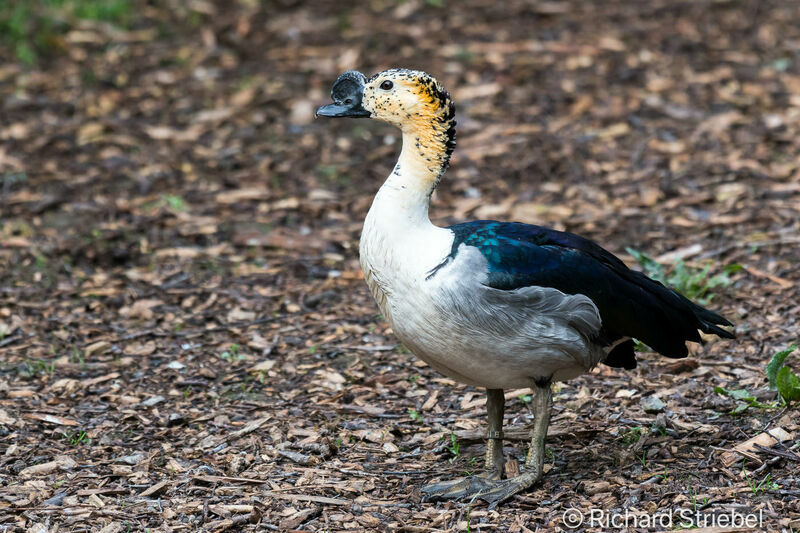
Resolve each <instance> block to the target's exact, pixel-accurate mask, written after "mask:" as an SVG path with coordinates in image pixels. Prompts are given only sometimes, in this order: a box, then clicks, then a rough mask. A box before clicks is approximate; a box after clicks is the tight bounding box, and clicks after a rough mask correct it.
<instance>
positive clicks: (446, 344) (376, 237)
mask: <svg viewBox="0 0 800 533" xmlns="http://www.w3.org/2000/svg"><path fill="white" fill-rule="evenodd" d="M425 218H426V221H427V217H425ZM453 239H454V235H453V233H452V232H451V231H450V230H448V229H445V228H438V227H436V226H433V225H432V224H431V223H430V222H429V221H427V224H425V223H422V224H415V223H411V222H409V221H408V220H400V221H398V220H397V218H396V217H393V216H391V215H389V216H387V213H386V212H385V211H383V210H382V208H381V202H379V201H378V199H377V198H376V202H375V204H373V207H372V209H371V210H370V213H369V215H368V216H367V219H366V221H365V224H364V231H363V233H362V236H361V244H360V248H361V266H362V268H363V270H364V276H365V279H366V281H367V284H368V285H369V288H370V290H371V291H372V294H373V296H374V297H375V300H376V301H377V302H378V306H379V307H380V308H381V311H382V312H383V314H384V316H385V317H386V319H387V320H388V321H389V323H390V324H391V326H392V329H393V330H394V333H395V334H396V335H397V337H398V338H399V339H400V340H401V341H402V342H403V344H404V345H405V346H406V347H407V348H408V349H409V350H411V351H412V352H413V353H414V354H415V355H417V356H418V357H420V358H421V359H423V360H424V361H426V362H427V363H428V364H430V365H431V366H432V367H433V368H435V369H436V370H438V371H440V372H441V373H443V374H445V375H447V376H449V377H452V378H453V379H456V380H458V381H461V382H463V383H467V384H471V385H475V386H481V387H489V388H518V387H528V386H530V385H531V383H532V382H533V380H534V379H537V378H541V377H546V378H552V379H555V380H563V379H570V378H572V377H574V376H576V375H579V374H582V373H584V372H586V371H587V370H589V369H591V368H592V367H593V366H594V365H595V364H597V363H598V362H599V361H600V359H601V358H602V356H603V355H604V354H603V352H602V350H600V349H599V348H597V347H596V346H594V345H593V344H592V343H591V341H590V340H589V338H588V337H589V336H591V335H592V334H594V333H596V331H597V330H599V328H600V317H599V313H598V312H597V309H596V307H595V306H594V304H593V303H592V302H591V300H589V299H588V298H586V297H585V296H580V295H577V296H569V295H565V294H563V293H561V292H560V291H558V290H556V289H550V288H543V287H528V288H525V289H520V290H516V291H501V290H496V289H492V288H490V287H487V286H485V285H484V282H485V281H486V272H487V268H486V260H485V259H484V258H483V256H482V255H481V254H480V252H478V250H477V249H475V248H471V247H466V246H464V245H462V247H461V249H460V250H459V251H458V254H457V255H456V257H455V259H453V260H449V261H448V262H447V263H446V264H445V265H444V266H442V267H441V268H439V269H438V270H436V273H435V274H434V275H433V276H431V272H432V271H433V270H434V269H435V268H436V267H437V266H439V265H441V264H442V262H443V261H444V260H445V259H446V258H447V257H448V256H450V254H451V251H452V246H453Z"/></svg>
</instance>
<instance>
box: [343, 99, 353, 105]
mask: <svg viewBox="0 0 800 533" xmlns="http://www.w3.org/2000/svg"><path fill="white" fill-rule="evenodd" d="M344 103H345V104H346V105H350V104H352V103H353V99H352V98H348V99H347V100H345V101H344Z"/></svg>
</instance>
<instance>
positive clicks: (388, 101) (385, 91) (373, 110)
mask: <svg viewBox="0 0 800 533" xmlns="http://www.w3.org/2000/svg"><path fill="white" fill-rule="evenodd" d="M331 98H332V99H333V103H332V104H328V105H324V106H322V107H320V108H319V109H317V115H318V116H323V117H369V118H374V119H378V120H382V121H384V122H388V123H389V124H392V125H394V126H397V127H398V128H400V129H402V130H403V131H414V130H424V129H427V128H430V127H431V126H434V127H435V126H445V128H448V127H451V126H452V124H451V122H453V117H454V116H455V106H454V105H453V101H452V100H451V99H450V95H449V94H448V92H447V91H446V90H445V89H444V88H443V87H442V86H441V85H440V84H439V82H437V81H436V79H435V78H434V77H433V76H431V75H429V74H426V73H425V72H422V71H419V70H407V69H390V70H385V71H383V72H379V73H378V74H375V75H374V76H372V77H371V78H369V79H367V77H366V76H364V75H363V74H361V73H360V72H357V71H354V70H350V71H347V72H345V73H344V74H342V75H341V76H339V78H338V79H337V80H336V82H335V83H334V84H333V89H331Z"/></svg>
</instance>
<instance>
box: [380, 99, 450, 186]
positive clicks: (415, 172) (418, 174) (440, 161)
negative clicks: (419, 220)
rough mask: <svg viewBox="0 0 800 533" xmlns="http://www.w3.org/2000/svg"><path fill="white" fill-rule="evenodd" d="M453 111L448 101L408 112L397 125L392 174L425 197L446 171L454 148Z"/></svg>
mask: <svg viewBox="0 0 800 533" xmlns="http://www.w3.org/2000/svg"><path fill="white" fill-rule="evenodd" d="M454 115H455V111H454V109H453V108H452V105H450V103H449V101H448V102H447V106H446V107H445V108H434V107H433V106H431V109H430V111H422V112H419V113H417V114H415V115H412V116H411V117H410V118H409V119H408V120H406V121H405V122H404V123H403V124H402V125H401V128H402V130H403V150H402V152H401V153H400V159H399V160H398V162H397V165H396V166H395V169H394V171H393V172H392V174H393V175H399V176H403V177H404V178H405V179H404V181H405V182H406V184H407V186H410V187H414V188H415V189H419V190H421V191H424V192H425V194H426V196H427V197H430V195H431V194H432V193H433V190H434V189H435V188H436V186H437V185H438V184H439V180H440V179H441V177H442V175H443V174H444V173H445V171H446V170H447V166H448V165H449V163H450V155H451V154H452V153H453V149H454V148H455V136H456V129H455V127H456V122H455V120H454V118H453V117H454Z"/></svg>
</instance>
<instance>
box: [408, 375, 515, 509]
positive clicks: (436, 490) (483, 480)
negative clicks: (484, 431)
mask: <svg viewBox="0 0 800 533" xmlns="http://www.w3.org/2000/svg"><path fill="white" fill-rule="evenodd" d="M504 408H505V397H504V396H503V389H486V413H487V415H488V419H489V435H488V439H487V441H486V462H485V463H484V471H483V472H482V473H481V474H478V475H475V476H467V477H465V478H459V479H453V480H450V481H442V482H439V483H433V484H430V485H426V486H424V487H422V492H423V493H424V495H425V497H424V499H426V500H434V499H455V498H463V497H465V496H474V495H475V494H478V493H479V492H481V491H483V490H487V489H488V488H490V487H491V486H492V485H491V482H492V481H497V480H500V478H501V477H502V475H503V465H504V463H505V460H504V459H503V411H504Z"/></svg>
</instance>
